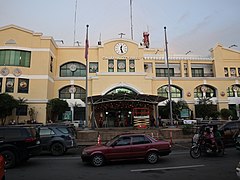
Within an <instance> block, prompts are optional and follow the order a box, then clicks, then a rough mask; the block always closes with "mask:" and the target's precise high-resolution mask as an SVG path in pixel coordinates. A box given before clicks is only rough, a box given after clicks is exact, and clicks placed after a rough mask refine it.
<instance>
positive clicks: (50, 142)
mask: <svg viewBox="0 0 240 180" xmlns="http://www.w3.org/2000/svg"><path fill="white" fill-rule="evenodd" d="M39 134H40V140H41V146H42V150H43V151H49V152H51V154H52V155H54V156H60V155H63V154H64V153H66V152H67V150H68V149H70V148H75V147H76V146H77V143H76V133H75V129H74V127H72V126H68V125H62V124H61V125H60V124H51V125H46V126H40V127H39Z"/></svg>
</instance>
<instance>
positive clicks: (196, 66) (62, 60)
mask: <svg viewBox="0 0 240 180" xmlns="http://www.w3.org/2000/svg"><path fill="white" fill-rule="evenodd" d="M164 54H165V52H164V49H163V48H157V49H151V48H148V47H146V46H145V45H144V44H142V43H137V42H135V41H133V40H129V39H124V38H119V39H111V40H109V41H105V42H98V44H97V45H96V46H90V47H89V50H88V69H87V72H88V88H87V90H88V93H87V94H88V106H87V108H88V109H89V111H88V118H89V119H88V122H87V124H88V125H91V124H92V123H95V125H96V126H97V127H104V126H109V127H114V126H132V125H133V124H132V113H133V109H134V108H148V109H149V113H150V114H151V115H152V116H153V117H155V118H156V117H157V116H158V115H159V109H160V108H161V106H163V105H164V103H165V102H166V100H165V99H167V98H168V92H167V90H168V88H167V87H168V83H170V84H171V96H172V100H173V101H176V102H177V101H179V100H184V101H186V102H187V104H188V106H189V108H190V109H191V111H192V114H191V116H192V118H196V114H195V105H196V104H198V101H199V98H203V97H206V98H210V99H211V101H212V103H213V104H215V105H216V107H217V109H218V110H220V109H223V108H227V109H228V108H232V109H235V110H236V113H237V115H238V116H239V104H240V90H239V87H240V85H239V77H240V52H239V51H236V50H233V49H231V48H226V47H222V46H221V45H216V47H214V48H213V49H212V50H211V56H209V57H202V56H192V55H190V54H188V55H172V54H169V58H168V59H169V73H170V82H169V81H168V69H167V65H166V62H165V56H164ZM0 71H1V73H0V93H9V94H10V95H12V96H14V97H15V98H16V99H18V98H22V99H25V101H26V104H27V106H26V107H25V110H23V111H21V113H20V114H19V112H17V111H18V110H15V111H14V112H13V113H12V116H9V117H8V119H7V120H8V122H9V121H12V120H14V119H16V116H17V115H18V116H19V121H20V122H26V121H28V120H29V119H30V116H33V115H34V119H36V120H37V122H41V123H46V122H47V120H49V116H48V114H47V110H46V106H47V102H48V101H49V100H50V99H53V98H60V99H63V100H66V101H67V102H68V104H69V111H68V112H66V113H65V114H64V115H63V116H59V119H60V120H62V119H70V120H81V121H84V120H85V117H86V116H85V112H86V111H85V107H86V103H85V97H86V60H85V47H82V46H72V47H65V46H60V45H59V44H57V43H56V41H54V40H53V38H52V37H46V36H43V34H42V33H36V32H33V31H31V30H28V29H25V28H22V27H18V26H15V25H8V26H4V27H1V28H0ZM164 100H165V101H164ZM30 110H32V112H33V114H31V113H30V112H31V111H30ZM16 114H17V115H16ZM68 115H71V116H68ZM106 119H107V120H108V121H107V122H106ZM124 119H125V120H124ZM126 119H127V120H126Z"/></svg>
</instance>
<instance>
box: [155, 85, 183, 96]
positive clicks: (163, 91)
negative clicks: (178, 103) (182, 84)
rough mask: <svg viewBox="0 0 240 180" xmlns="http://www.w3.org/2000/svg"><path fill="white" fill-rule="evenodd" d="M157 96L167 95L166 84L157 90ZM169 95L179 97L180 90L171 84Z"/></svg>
mask: <svg viewBox="0 0 240 180" xmlns="http://www.w3.org/2000/svg"><path fill="white" fill-rule="evenodd" d="M157 93H158V96H162V97H166V98H167V97H168V86H162V87H160V88H158V90H157ZM171 97H172V98H181V97H182V90H181V89H180V88H178V87H176V86H171Z"/></svg>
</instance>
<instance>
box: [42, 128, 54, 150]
mask: <svg viewBox="0 0 240 180" xmlns="http://www.w3.org/2000/svg"><path fill="white" fill-rule="evenodd" d="M39 135H40V141H41V145H42V147H43V148H45V149H46V148H48V147H49V145H50V143H51V140H52V139H53V138H54V135H55V133H54V131H53V130H52V129H51V128H48V127H41V128H40V131H39Z"/></svg>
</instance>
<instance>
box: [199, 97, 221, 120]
mask: <svg viewBox="0 0 240 180" xmlns="http://www.w3.org/2000/svg"><path fill="white" fill-rule="evenodd" d="M195 110H196V117H198V118H203V119H209V118H214V119H215V118H217V117H218V115H219V112H217V106H216V105H214V104H212V101H211V98H206V97H203V98H198V104H196V105H195Z"/></svg>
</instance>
